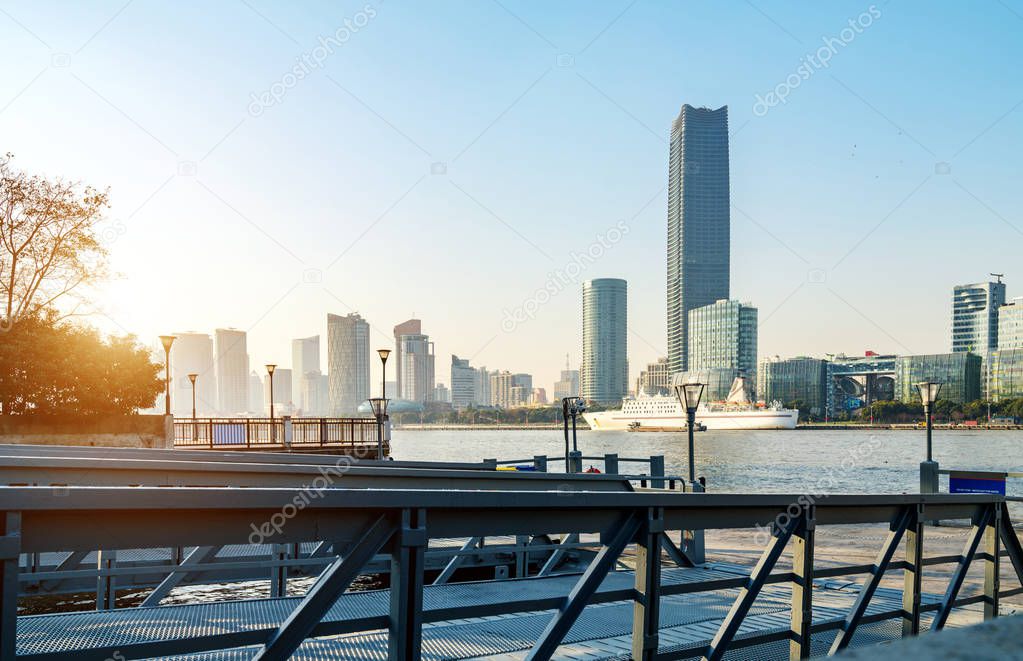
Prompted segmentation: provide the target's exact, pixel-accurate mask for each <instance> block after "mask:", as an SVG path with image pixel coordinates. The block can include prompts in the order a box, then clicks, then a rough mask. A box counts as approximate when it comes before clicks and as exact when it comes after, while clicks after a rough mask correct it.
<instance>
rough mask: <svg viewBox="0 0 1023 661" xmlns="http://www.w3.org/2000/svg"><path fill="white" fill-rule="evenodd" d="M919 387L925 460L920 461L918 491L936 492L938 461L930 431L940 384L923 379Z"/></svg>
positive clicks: (917, 385)
mask: <svg viewBox="0 0 1023 661" xmlns="http://www.w3.org/2000/svg"><path fill="white" fill-rule="evenodd" d="M916 387H917V388H919V389H920V402H921V403H922V404H923V405H924V416H925V417H926V418H927V460H926V461H923V462H921V463H920V493H938V462H936V461H934V459H933V453H932V443H931V433H932V430H933V429H934V412H933V410H932V409H933V408H934V402H936V401H938V393H939V392H941V384H940V383H935V382H933V381H924V382H923V383H918V384H916Z"/></svg>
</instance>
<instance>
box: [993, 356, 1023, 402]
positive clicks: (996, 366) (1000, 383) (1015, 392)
mask: <svg viewBox="0 0 1023 661" xmlns="http://www.w3.org/2000/svg"><path fill="white" fill-rule="evenodd" d="M1017 397H1023V348H1019V349H999V350H998V351H995V352H994V353H992V354H991V399H993V400H994V401H996V402H1000V401H1002V400H1004V399H1015V398H1017Z"/></svg>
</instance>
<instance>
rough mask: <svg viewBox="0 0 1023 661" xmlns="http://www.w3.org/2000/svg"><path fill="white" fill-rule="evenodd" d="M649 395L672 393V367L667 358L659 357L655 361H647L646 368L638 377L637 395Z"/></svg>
mask: <svg viewBox="0 0 1023 661" xmlns="http://www.w3.org/2000/svg"><path fill="white" fill-rule="evenodd" d="M644 393H645V394H647V395H658V394H660V395H670V394H672V393H671V369H670V368H669V366H668V359H667V358H658V359H657V362H655V363H647V366H646V368H645V369H643V370H641V371H640V373H639V377H638V378H637V379H636V396H637V397H638V396H640V395H642V394H644Z"/></svg>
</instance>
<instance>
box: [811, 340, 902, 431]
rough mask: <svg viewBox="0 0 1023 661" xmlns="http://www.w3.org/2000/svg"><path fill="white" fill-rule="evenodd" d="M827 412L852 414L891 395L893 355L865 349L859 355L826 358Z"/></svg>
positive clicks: (892, 386)
mask: <svg viewBox="0 0 1023 661" xmlns="http://www.w3.org/2000/svg"><path fill="white" fill-rule="evenodd" d="M827 370H828V376H827V388H828V403H827V406H826V409H827V415H828V416H830V417H835V416H837V415H839V414H840V413H853V412H854V411H858V410H859V409H861V408H863V407H864V406H867V405H868V404H870V403H871V402H876V401H880V400H890V399H894V398H895V356H894V355H890V354H889V355H880V354H877V353H874V352H873V351H867V352H866V353H865V355H863V356H846V355H845V354H837V355H833V356H830V357H829V358H828V367H827Z"/></svg>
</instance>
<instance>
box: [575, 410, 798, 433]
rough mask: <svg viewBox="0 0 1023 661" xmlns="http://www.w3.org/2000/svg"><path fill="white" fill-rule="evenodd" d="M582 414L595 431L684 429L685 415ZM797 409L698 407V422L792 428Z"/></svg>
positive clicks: (716, 426) (721, 427)
mask: <svg viewBox="0 0 1023 661" xmlns="http://www.w3.org/2000/svg"><path fill="white" fill-rule="evenodd" d="M583 418H585V419H586V423H587V424H588V425H589V426H590V429H591V430H594V431H622V430H627V429H628V428H629V425H631V424H633V423H639V425H640V426H649V427H662V428H668V429H678V430H680V431H681V430H683V429H685V428H686V417H685V415H638V416H637V415H629V414H627V413H624V412H622V411H600V412H597V413H584V414H583ZM798 420H799V411H796V410H794V409H779V410H770V409H765V410H756V411H699V412H697V414H696V422H697V424H702V425H704V426H706V427H707V429H708V430H717V431H738V430H754V429H795V428H796V423H797V422H798Z"/></svg>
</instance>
